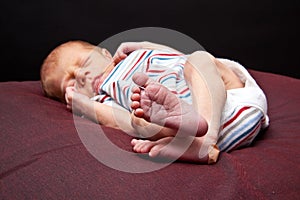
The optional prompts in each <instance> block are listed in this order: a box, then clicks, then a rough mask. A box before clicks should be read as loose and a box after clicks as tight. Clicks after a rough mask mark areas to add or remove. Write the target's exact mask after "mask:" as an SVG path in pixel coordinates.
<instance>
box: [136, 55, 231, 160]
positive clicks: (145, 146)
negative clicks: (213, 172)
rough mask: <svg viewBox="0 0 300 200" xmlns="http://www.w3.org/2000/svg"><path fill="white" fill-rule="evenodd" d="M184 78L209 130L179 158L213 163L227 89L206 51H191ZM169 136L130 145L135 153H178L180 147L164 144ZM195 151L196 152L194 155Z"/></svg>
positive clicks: (196, 107) (216, 156)
mask: <svg viewBox="0 0 300 200" xmlns="http://www.w3.org/2000/svg"><path fill="white" fill-rule="evenodd" d="M185 78H186V80H187V82H188V84H189V88H190V90H191V91H192V96H193V106H194V107H195V109H196V110H197V111H198V112H199V113H201V115H203V117H204V118H205V119H206V121H207V122H208V131H207V134H206V135H205V136H203V137H196V138H195V139H194V141H193V142H192V143H191V146H190V147H189V148H188V149H187V151H186V152H184V154H183V155H182V156H181V157H180V159H182V160H186V159H191V161H196V160H197V161H200V162H206V161H208V163H213V162H216V160H217V158H218V154H219V150H218V149H217V147H216V142H217V139H218V134H219V128H220V119H221V114H222V110H223V107H224V104H225V100H226V91H225V87H224V83H223V81H222V77H221V76H220V74H219V72H218V70H217V66H216V65H215V62H214V58H213V57H212V56H211V55H210V54H208V53H206V52H196V53H193V54H192V55H191V56H190V57H189V59H188V62H187V63H186V65H185ZM137 107H138V106H137ZM136 114H137V115H141V114H143V112H140V110H138V109H136ZM170 139H172V138H169V139H161V140H158V141H156V142H151V141H143V143H141V141H138V140H133V142H132V145H133V149H134V150H135V149H136V151H137V152H143V153H145V151H146V152H147V151H148V152H151V151H152V156H155V155H159V156H162V157H164V156H165V157H170V156H171V155H173V154H172V153H171V152H174V154H177V155H178V150H180V147H178V148H177V149H176V146H169V145H166V144H167V142H166V141H167V140H168V142H169V140H170ZM178 139H181V140H182V142H183V143H184V141H185V140H187V139H188V138H177V140H178ZM163 147H165V148H163ZM141 149H142V151H141ZM152 149H153V150H152ZM163 149H164V150H163ZM160 150H161V151H160ZM153 152H159V153H153ZM176 152H177V153H176ZM182 153H183V152H182ZM195 154H197V155H196V157H195Z"/></svg>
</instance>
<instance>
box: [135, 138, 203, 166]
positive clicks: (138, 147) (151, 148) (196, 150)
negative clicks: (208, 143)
mask: <svg viewBox="0 0 300 200" xmlns="http://www.w3.org/2000/svg"><path fill="white" fill-rule="evenodd" d="M202 139H203V138H199V137H197V138H194V137H185V138H175V137H165V138H161V139H159V140H157V141H150V140H140V139H139V140H138V139H133V140H132V141H131V145H132V146H133V151H135V152H136V153H148V155H149V157H151V158H163V159H168V160H173V161H175V160H180V161H188V162H198V163H207V162H208V153H205V154H203V153H202V154H201V153H200V150H201V145H202V142H203V141H201V140H202ZM206 152H207V150H206Z"/></svg>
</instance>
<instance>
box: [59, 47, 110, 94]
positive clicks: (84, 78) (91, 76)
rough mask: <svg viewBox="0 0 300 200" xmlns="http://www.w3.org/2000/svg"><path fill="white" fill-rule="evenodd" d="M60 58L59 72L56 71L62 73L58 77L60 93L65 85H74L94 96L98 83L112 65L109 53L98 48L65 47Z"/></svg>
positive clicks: (81, 91) (79, 90)
mask: <svg viewBox="0 0 300 200" xmlns="http://www.w3.org/2000/svg"><path fill="white" fill-rule="evenodd" d="M62 60H63V64H62V65H60V66H59V68H60V69H59V71H60V72H57V74H58V73H60V74H62V75H61V77H58V79H59V80H61V83H60V88H61V92H62V94H65V91H66V88H67V87H74V88H75V90H76V91H77V92H79V93H82V94H85V95H87V96H88V97H92V96H95V94H96V93H97V92H98V91H97V89H98V87H99V85H101V84H102V82H103V80H104V79H105V78H106V77H107V75H108V74H109V72H110V71H111V70H112V69H113V67H114V62H113V59H112V56H111V54H110V53H109V52H108V51H107V50H106V49H100V48H95V49H92V48H91V49H87V48H83V47H78V48H70V49H65V51H64V53H63V58H62Z"/></svg>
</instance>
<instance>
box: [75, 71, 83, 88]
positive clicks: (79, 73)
mask: <svg viewBox="0 0 300 200" xmlns="http://www.w3.org/2000/svg"><path fill="white" fill-rule="evenodd" d="M74 74H75V79H76V82H77V83H78V84H79V85H80V86H83V85H84V84H85V79H86V77H85V72H84V71H83V70H81V69H77V70H75V73H74Z"/></svg>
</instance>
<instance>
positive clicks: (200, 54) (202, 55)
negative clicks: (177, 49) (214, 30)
mask: <svg viewBox="0 0 300 200" xmlns="http://www.w3.org/2000/svg"><path fill="white" fill-rule="evenodd" d="M189 59H190V60H194V59H197V60H199V59H201V60H203V59H205V60H206V59H208V60H212V61H214V60H215V57H214V56H213V55H211V54H210V53H208V52H207V51H195V52H193V53H192V54H191V55H190V56H189ZM189 59H188V60H189Z"/></svg>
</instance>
